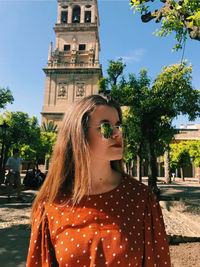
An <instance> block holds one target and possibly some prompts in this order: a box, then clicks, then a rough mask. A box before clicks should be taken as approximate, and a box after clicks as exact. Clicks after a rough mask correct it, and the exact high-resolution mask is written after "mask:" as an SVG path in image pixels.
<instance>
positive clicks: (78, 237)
mask: <svg viewBox="0 0 200 267" xmlns="http://www.w3.org/2000/svg"><path fill="white" fill-rule="evenodd" d="M62 202H63V201H62V200H61V205H49V206H47V205H45V203H43V205H42V206H41V208H39V209H38V210H37V212H36V213H35V216H34V219H33V225H32V233H31V239H30V246H29V252H28V258H27V265H26V266H27V267H34V266H53V267H54V266H62V267H64V266H65V267H66V266H68V267H79V266H80V267H104V266H105V267H117V266H121V267H128V266H139V267H142V266H145V267H154V266H157V267H170V266H171V264H170V255H169V247H168V241H167V236H166V232H165V228H164V223H163V218H162V213H161V209H160V206H159V203H158V201H157V200H156V197H155V195H154V194H153V193H152V192H151V190H150V189H149V188H148V187H147V186H145V185H144V184H142V183H139V182H138V181H137V180H134V179H130V178H124V179H123V180H122V183H121V184H120V185H119V186H118V187H116V188H115V189H113V190H111V191H109V192H106V193H103V194H100V195H91V196H89V197H85V198H84V199H82V200H81V202H80V203H79V204H78V205H76V206H75V207H73V206H72V205H70V204H69V203H68V204H66V205H64V204H63V205H62ZM44 211H45V217H44V220H43V221H42V222H41V223H40V222H39V221H40V217H41V215H42V213H43V212H44Z"/></svg>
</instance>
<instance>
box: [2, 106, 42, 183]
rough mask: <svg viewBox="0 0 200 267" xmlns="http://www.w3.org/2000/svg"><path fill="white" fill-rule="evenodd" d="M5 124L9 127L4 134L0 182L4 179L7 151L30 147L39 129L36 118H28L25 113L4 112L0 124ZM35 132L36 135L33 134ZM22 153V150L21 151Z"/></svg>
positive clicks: (36, 137)
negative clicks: (25, 146)
mask: <svg viewBox="0 0 200 267" xmlns="http://www.w3.org/2000/svg"><path fill="white" fill-rule="evenodd" d="M3 122H6V124H7V125H8V126H9V128H8V129H7V132H6V140H5V151H4V155H3V159H1V160H2V164H1V170H0V173H1V181H2V180H3V179H4V173H5V163H6V160H7V158H8V154H9V151H10V152H11V150H12V149H13V148H14V147H18V148H19V149H21V148H22V147H23V146H24V145H29V146H30V145H31V144H34V143H35V142H36V139H38V138H39V132H40V128H39V126H38V122H37V118H36V117H34V116H33V117H32V118H29V116H28V114H27V113H24V112H21V111H16V112H8V111H5V112H4V113H3V114H1V115H0V123H1V124H2V123H3ZM34 132H35V133H36V132H37V135H35V133H34ZM22 151H23V149H22Z"/></svg>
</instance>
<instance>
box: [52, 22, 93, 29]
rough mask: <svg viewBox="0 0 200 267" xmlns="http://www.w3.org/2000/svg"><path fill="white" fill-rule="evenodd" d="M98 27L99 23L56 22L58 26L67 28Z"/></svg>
mask: <svg viewBox="0 0 200 267" xmlns="http://www.w3.org/2000/svg"><path fill="white" fill-rule="evenodd" d="M92 26H93V27H97V23H96V22H95V23H59V24H58V23H56V28H59V27H61V28H62V27H65V28H73V27H83V28H84V27H92Z"/></svg>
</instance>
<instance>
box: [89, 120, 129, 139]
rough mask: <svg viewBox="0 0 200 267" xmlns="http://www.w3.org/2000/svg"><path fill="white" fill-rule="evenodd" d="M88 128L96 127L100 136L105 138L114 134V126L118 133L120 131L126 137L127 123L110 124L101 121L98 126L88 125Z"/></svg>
mask: <svg viewBox="0 0 200 267" xmlns="http://www.w3.org/2000/svg"><path fill="white" fill-rule="evenodd" d="M90 128H96V129H98V130H99V131H100V133H101V134H102V136H103V137H104V138H106V139H108V138H111V136H113V134H114V128H115V129H117V131H119V132H120V133H122V137H123V138H126V137H127V125H125V124H118V125H114V126H113V125H112V124H111V123H109V122H103V123H101V125H100V126H98V127H90Z"/></svg>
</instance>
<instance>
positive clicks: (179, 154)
mask: <svg viewBox="0 0 200 267" xmlns="http://www.w3.org/2000/svg"><path fill="white" fill-rule="evenodd" d="M170 148H171V151H170V166H171V168H173V169H180V174H181V179H182V180H183V181H184V180H185V179H184V171H183V169H184V167H187V166H189V165H190V153H189V146H188V142H184V141H182V142H180V143H178V144H170Z"/></svg>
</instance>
